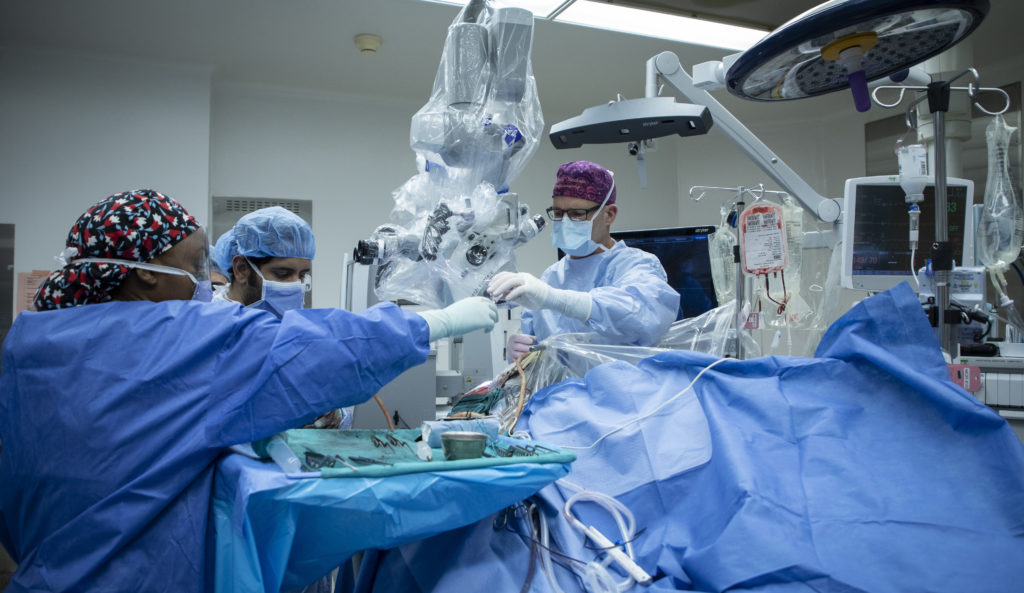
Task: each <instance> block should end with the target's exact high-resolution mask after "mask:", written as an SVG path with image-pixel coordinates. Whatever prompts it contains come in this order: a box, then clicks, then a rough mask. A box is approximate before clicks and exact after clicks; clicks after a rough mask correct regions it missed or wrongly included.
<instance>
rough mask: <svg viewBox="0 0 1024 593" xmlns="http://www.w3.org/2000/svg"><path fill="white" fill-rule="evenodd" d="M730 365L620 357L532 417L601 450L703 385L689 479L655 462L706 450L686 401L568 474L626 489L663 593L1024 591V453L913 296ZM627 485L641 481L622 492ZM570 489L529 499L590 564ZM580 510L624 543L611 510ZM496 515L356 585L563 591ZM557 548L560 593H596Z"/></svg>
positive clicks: (703, 358)
mask: <svg viewBox="0 0 1024 593" xmlns="http://www.w3.org/2000/svg"><path fill="white" fill-rule="evenodd" d="M716 360H718V359H716V358H714V357H711V356H708V355H705V354H698V353H693V352H684V351H673V352H664V353H661V354H658V355H656V356H654V357H652V358H649V359H646V360H644V361H642V362H641V363H640V364H638V365H637V366H635V367H633V366H630V365H624V364H620V363H613V364H609V365H604V366H601V367H598V368H597V369H594V370H593V371H591V372H590V373H589V374H587V376H586V377H585V378H584V379H583V380H570V381H565V382H563V383H560V384H557V385H553V386H551V387H549V388H547V389H545V390H543V391H542V392H540V393H538V394H536V395H535V396H534V398H533V400H532V401H531V402H530V403H529V404H528V406H527V410H526V412H524V414H523V417H522V419H521V421H520V427H521V428H522V429H525V430H528V431H529V432H530V434H531V435H532V437H533V438H536V439H540V440H545V441H548V442H551V443H553V444H559V445H561V444H565V443H567V442H569V441H570V440H572V441H573V442H580V441H587V440H593V438H592V437H594V436H595V435H599V434H605V433H609V432H610V430H611V428H612V425H613V424H615V423H616V422H620V421H621V420H622V419H623V418H622V417H621V416H620V414H622V413H623V412H624V411H625V410H627V409H628V408H629V407H630V406H635V408H636V409H637V410H651V409H652V408H654V407H656V406H657V405H658V404H659V403H661V402H662V401H664V399H665V397H666V396H668V395H672V394H675V393H678V392H679V391H680V390H682V389H683V388H684V387H686V386H687V385H688V384H689V383H690V382H691V381H693V380H694V379H695V378H696V383H695V384H694V388H693V395H694V396H695V397H696V401H698V402H699V404H700V406H701V407H702V409H703V412H704V414H705V417H706V419H707V424H708V427H709V431H710V440H711V459H710V460H709V461H708V462H707V463H705V464H703V465H699V466H696V467H693V468H691V469H689V470H688V471H683V472H681V473H674V474H673V473H672V472H671V471H670V468H671V464H672V463H673V462H674V461H675V460H674V459H673V458H672V456H671V455H670V456H668V457H669V458H668V459H666V458H665V456H663V455H662V456H659V455H655V454H654V453H656V452H658V451H661V450H662V448H663V446H664V443H665V442H666V441H669V442H674V443H675V444H676V446H677V449H678V451H679V452H680V454H685V453H686V452H687V451H690V450H691V449H692V448H693V447H699V445H700V442H701V436H700V435H699V434H694V433H692V432H688V431H686V430H683V427H684V426H686V425H685V423H681V422H680V420H682V419H683V418H680V417H678V416H677V415H678V414H679V413H680V412H681V411H682V410H685V409H686V408H683V407H675V404H669V405H668V406H666V413H665V414H663V415H656V416H653V417H651V418H650V419H649V420H646V421H644V422H643V423H640V426H637V425H633V426H630V427H627V428H624V429H622V430H620V431H618V432H615V433H613V434H610V435H609V436H608V437H607V438H606V439H605V440H604V441H602V442H601V443H600V444H599V445H597V446H596V447H594V448H593V449H592V450H591V451H589V452H583V451H578V454H579V455H580V460H579V462H577V463H576V464H574V467H573V471H572V473H571V474H570V475H569V476H568V477H567V478H566V479H565V480H566V481H569V482H572V483H575V484H578V485H580V486H583V487H587V488H589V489H592V490H598V491H609V490H613V491H620V492H618V496H617V499H618V500H619V501H620V502H621V503H623V504H624V505H625V506H626V507H628V508H629V509H630V510H631V511H632V512H633V513H634V514H635V515H636V524H637V528H638V529H642V530H644V531H643V533H642V534H641V535H639V536H638V537H637V538H636V539H635V541H633V542H632V545H633V548H634V551H635V556H636V560H637V563H638V564H639V565H640V566H641V567H642V568H643V569H644V570H645V571H646V572H647V573H649V574H650V575H652V576H653V578H654V583H653V585H652V587H651V588H650V590H653V591H681V590H698V591H705V592H719V591H735V590H743V591H765V592H768V591H770V592H773V593H777V592H782V591H793V592H796V591H849V592H871V593H887V592H900V593H902V592H905V591H972V592H993V593H994V592H1003V591H1011V590H1016V589H1019V582H1020V581H1019V579H1020V575H1019V572H1020V568H1019V566H1020V558H1022V557H1024V447H1022V446H1021V443H1020V441H1019V440H1018V438H1017V436H1016V435H1015V434H1014V432H1013V430H1012V429H1011V428H1010V427H1009V426H1008V425H1007V423H1006V421H1005V420H1003V419H1002V418H1001V417H1000V416H999V415H998V414H996V413H995V412H994V411H993V410H991V409H989V408H987V407H986V406H984V405H983V404H981V403H980V402H978V401H977V400H976V399H975V398H974V397H973V396H971V395H970V394H968V393H966V392H964V391H963V390H961V389H960V388H958V387H956V386H955V385H953V383H951V382H950V380H949V376H948V372H947V370H946V365H945V363H944V362H943V359H942V356H941V353H940V351H939V348H938V344H937V342H936V340H935V338H934V336H933V333H932V330H931V328H930V327H929V325H928V323H927V321H926V320H925V317H924V315H923V314H922V312H921V308H920V305H919V303H918V302H917V298H916V296H915V295H914V293H913V292H912V291H911V290H910V288H909V287H908V286H907V285H906V284H901V285H900V286H897V287H896V288H894V289H892V290H890V291H887V292H884V293H881V294H879V295H876V296H874V297H871V298H869V299H866V300H864V301H862V302H861V303H859V304H858V305H856V306H855V307H853V308H852V309H851V310H850V311H849V312H848V313H847V314H846V315H844V316H843V317H842V318H840V319H839V320H838V321H837V322H836V323H835V324H834V325H833V326H832V327H831V328H830V329H829V331H828V332H827V333H826V335H825V337H824V339H823V340H822V342H821V345H820V347H819V349H818V351H817V353H816V357H815V358H811V359H808V358H800V357H767V358H759V359H754V360H744V361H740V360H724V361H722V362H720V363H718V364H717V365H716V366H715V367H713V368H711V369H710V370H707V371H706V372H705V373H704V374H703V375H702V376H701V377H699V378H697V375H698V374H699V373H700V372H701V371H702V370H704V369H706V368H707V367H708V366H709V365H710V364H712V363H714V362H715V361H716ZM683 399H684V397H681V398H680V400H677V402H676V403H681V400H683ZM583 435H586V436H583ZM652 439H653V441H652ZM587 456H592V457H591V461H592V462H595V463H593V464H591V463H588V462H587V461H585V458H586V457H587ZM599 460H605V461H606V462H607V465H606V466H600V465H599V464H598V463H596V462H597V461H599ZM644 480H647V481H646V482H644ZM640 482H644V483H640ZM619 483H626V484H630V485H631V486H632V489H630V490H628V491H624V492H621V488H615V487H614V486H615V484H619ZM560 484H561V483H560V482H559V483H556V484H555V485H551V486H548V487H546V488H545V489H544V490H542V491H541V493H540V494H539V495H538V496H537V497H534V498H533V499H531V500H534V501H538V506H539V509H540V511H541V512H542V513H543V514H544V515H545V517H547V519H548V522H549V524H550V525H551V526H552V534H551V541H550V544H549V546H550V547H552V548H554V550H555V551H556V552H557V553H558V554H566V555H568V556H569V557H572V558H576V559H579V560H582V561H589V560H591V559H593V558H595V557H596V556H597V553H596V552H595V551H594V550H593V549H592V548H587V547H585V546H584V543H583V540H582V539H581V537H580V535H579V533H577V532H575V531H574V530H573V529H571V528H570V527H569V526H568V525H567V524H566V522H565V521H564V520H562V519H561V517H560V513H561V509H562V506H563V504H564V502H565V499H566V498H567V497H568V496H569V495H570V494H572V491H571V490H569V489H568V488H566V487H564V486H562V485H560ZM573 513H574V514H576V515H577V516H578V517H579V518H580V519H581V520H582V521H583V522H584V523H586V524H590V525H594V526H595V527H596V528H597V529H599V530H600V531H602V532H603V533H605V534H606V535H608V536H609V537H610V538H612V539H615V534H616V533H617V530H616V529H615V527H614V524H613V523H612V522H611V521H610V519H608V518H607V517H606V516H604V514H603V512H602V511H599V510H598V509H596V507H593V506H592V505H578V506H576V507H573ZM495 518H497V516H496V517H491V518H487V519H485V520H483V521H481V522H479V523H477V524H475V525H471V526H467V527H465V528H462V529H460V530H457V531H454V532H449V533H445V534H442V535H439V536H437V537H433V538H430V539H428V540H424V541H421V542H416V543H413V544H409V545H406V546H402V547H400V548H398V549H397V550H391V551H389V552H388V553H387V555H386V556H385V557H384V558H383V559H382V560H381V562H380V563H379V564H378V565H377V567H376V572H375V573H371V572H366V571H364V573H363V574H362V575H361V576H360V581H361V583H360V584H361V585H363V586H365V589H366V590H369V589H371V588H372V590H374V591H407V592H416V591H432V592H436V593H444V592H446V591H475V590H488V591H520V590H529V591H535V592H547V591H552V587H551V586H550V585H549V584H548V582H547V580H546V578H545V576H544V575H543V573H542V571H541V569H540V568H539V567H537V569H536V570H535V571H533V573H532V577H530V576H529V564H530V562H531V561H532V560H531V552H530V547H529V544H528V541H526V540H525V539H524V538H526V537H528V532H527V531H526V521H525V520H519V521H518V525H517V530H518V532H519V533H511V532H509V531H508V530H500V531H496V530H495V528H494V524H495V523H494V519H495ZM589 545H592V544H589ZM558 554H553V555H552V559H553V561H554V562H555V563H556V566H555V568H554V571H555V573H556V575H557V578H558V582H559V585H560V587H561V589H562V590H563V591H566V592H577V591H581V590H582V589H581V587H582V584H581V582H580V581H579V580H577V579H576V578H574V577H573V576H571V575H570V574H569V572H568V571H567V570H566V569H564V568H563V567H562V566H560V565H559V563H561V564H564V563H566V562H568V561H567V560H566V559H565V558H564V557H563V556H560V555H558ZM613 566H614V565H613ZM613 574H618V573H617V572H615V570H614V568H613ZM529 578H532V581H530V586H529V587H526V588H524V587H523V585H524V583H526V582H527V580H528V579H529ZM370 581H374V582H373V583H372V585H373V586H372V587H370V586H369V584H370ZM361 590H362V589H361Z"/></svg>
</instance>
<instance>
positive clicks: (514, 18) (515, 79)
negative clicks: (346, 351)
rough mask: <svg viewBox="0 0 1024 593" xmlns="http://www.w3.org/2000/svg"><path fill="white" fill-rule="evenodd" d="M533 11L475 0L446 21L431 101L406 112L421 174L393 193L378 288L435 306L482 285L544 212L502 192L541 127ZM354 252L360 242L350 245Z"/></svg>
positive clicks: (507, 263)
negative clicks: (410, 113) (534, 210)
mask: <svg viewBox="0 0 1024 593" xmlns="http://www.w3.org/2000/svg"><path fill="white" fill-rule="evenodd" d="M532 42H533V14H532V13H531V12H530V11H529V10H526V9H522V8H513V7H498V6H496V5H494V4H493V3H491V2H489V1H483V0H474V1H473V2H469V3H468V4H467V5H466V6H465V7H463V9H462V10H461V11H460V12H459V14H458V16H457V17H456V18H455V20H454V21H453V22H452V24H451V26H449V28H448V35H447V37H446V40H445V44H444V49H443V52H442V55H441V63H440V65H439V67H438V70H437V75H436V77H435V79H434V87H433V91H432V93H431V96H430V100H429V101H428V102H427V104H426V105H424V106H423V107H422V108H421V109H420V110H419V111H418V112H417V113H416V114H415V115H414V116H413V117H412V123H411V127H410V146H411V147H412V149H413V150H414V151H415V152H416V157H417V159H416V160H417V163H418V169H419V171H420V173H419V174H418V175H416V176H414V177H412V178H411V179H409V180H408V181H407V182H406V183H405V184H404V185H403V186H402V187H400V188H399V189H398V190H396V191H395V193H394V200H395V206H394V209H393V210H392V212H391V217H390V222H389V223H387V224H384V225H382V226H380V227H378V228H377V229H376V230H375V231H374V232H373V234H372V235H371V236H370V240H369V241H368V243H370V244H373V245H376V246H377V254H376V262H375V263H377V266H378V268H377V273H376V277H375V278H374V282H375V292H376V294H377V297H378V298H380V299H381V300H397V299H406V300H411V301H413V302H415V303H418V304H421V305H425V306H431V307H442V306H445V305H448V304H451V303H452V302H454V301H455V300H458V299H461V298H464V297H467V296H473V295H479V294H483V292H484V290H485V289H486V286H487V281H488V280H489V279H490V277H491V276H493V275H494V274H495V273H497V272H499V271H501V270H514V269H515V267H516V266H515V258H514V254H513V250H514V249H515V247H517V246H518V245H521V244H523V243H525V242H527V241H529V240H530V239H532V238H533V237H534V236H536V234H537V233H538V232H539V230H540V228H541V227H543V225H544V219H543V218H542V217H539V216H536V215H535V216H533V217H531V216H530V211H529V206H527V205H526V204H525V203H520V202H519V199H518V197H517V196H516V195H515V194H510V193H506V192H508V190H509V186H510V184H511V182H512V180H513V179H514V178H515V177H516V176H517V175H518V174H519V173H520V172H521V171H522V170H523V168H524V167H525V166H526V164H527V162H528V161H529V159H530V158H531V157H532V155H533V153H534V151H535V150H536V149H537V146H538V143H539V140H540V138H541V135H542V134H543V131H544V118H543V116H542V114H541V108H540V100H539V98H538V96H537V87H536V82H535V80H534V77H533V70H532V66H531V64H530V50H531V46H532ZM357 251H358V250H357Z"/></svg>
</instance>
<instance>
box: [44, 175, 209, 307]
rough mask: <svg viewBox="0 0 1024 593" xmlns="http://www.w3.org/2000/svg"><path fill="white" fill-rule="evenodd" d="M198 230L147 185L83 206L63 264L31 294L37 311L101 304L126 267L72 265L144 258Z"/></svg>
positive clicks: (191, 220) (180, 210) (192, 220)
mask: <svg viewBox="0 0 1024 593" xmlns="http://www.w3.org/2000/svg"><path fill="white" fill-rule="evenodd" d="M197 229H199V223H198V222H196V219H195V218H192V216H191V215H190V214H189V213H188V212H187V211H186V210H185V209H184V208H183V207H182V206H181V204H179V203H178V202H176V201H174V200H173V199H171V198H169V197H167V196H165V195H163V194H161V193H160V192H157V191H153V190H151V189H139V190H135V191H132V192H123V193H119V194H114V195H112V196H110V197H108V198H106V199H105V200H103V201H101V202H99V203H97V204H96V205H95V206H93V207H92V208H89V210H87V211H86V212H85V214H83V215H82V216H80V217H79V218H78V221H77V222H75V225H74V226H73V227H71V232H69V233H68V239H67V248H66V249H65V250H64V251H63V253H62V254H61V258H62V259H63V261H64V262H66V263H65V265H64V267H63V268H61V269H60V270H57V271H56V272H54V273H52V274H50V276H49V277H48V278H47V279H46V280H45V281H44V282H43V283H42V285H41V286H40V287H39V290H38V291H37V292H36V298H35V306H36V310H37V311H49V310H52V309H62V308H67V307H77V306H78V305H89V304H93V303H105V302H107V301H109V300H111V293H112V292H114V291H115V290H116V289H117V288H118V287H119V286H121V283H122V282H124V280H125V278H127V277H128V273H129V272H130V269H129V268H128V267H127V266H121V265H117V264H109V263H104V264H100V263H75V260H76V259H79V258H86V257H95V258H108V259H126V260H132V261H140V262H148V261H150V260H152V259H153V258H154V257H156V256H158V255H160V254H161V253H164V252H166V251H168V250H169V249H170V248H171V247H174V246H175V245H177V244H178V243H180V242H181V241H183V240H184V239H185V238H186V237H188V236H189V235H191V234H192V233H194V232H195V231H196V230H197Z"/></svg>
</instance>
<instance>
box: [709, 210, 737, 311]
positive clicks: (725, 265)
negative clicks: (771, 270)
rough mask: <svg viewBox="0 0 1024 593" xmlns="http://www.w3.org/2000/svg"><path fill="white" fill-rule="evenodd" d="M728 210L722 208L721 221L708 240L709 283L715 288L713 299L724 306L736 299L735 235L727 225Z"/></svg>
mask: <svg viewBox="0 0 1024 593" xmlns="http://www.w3.org/2000/svg"><path fill="white" fill-rule="evenodd" d="M729 212H730V210H729V208H726V207H724V206H723V207H722V220H721V222H719V223H718V228H717V229H715V232H714V234H713V235H711V239H710V240H708V255H709V256H710V257H711V283H712V284H713V285H714V287H715V298H716V299H718V304H719V305H724V304H725V303H728V302H729V301H731V300H733V299H735V298H736V261H735V259H734V257H735V256H734V255H733V248H734V247H735V246H736V235H735V234H734V233H733V230H732V227H731V226H730V225H729Z"/></svg>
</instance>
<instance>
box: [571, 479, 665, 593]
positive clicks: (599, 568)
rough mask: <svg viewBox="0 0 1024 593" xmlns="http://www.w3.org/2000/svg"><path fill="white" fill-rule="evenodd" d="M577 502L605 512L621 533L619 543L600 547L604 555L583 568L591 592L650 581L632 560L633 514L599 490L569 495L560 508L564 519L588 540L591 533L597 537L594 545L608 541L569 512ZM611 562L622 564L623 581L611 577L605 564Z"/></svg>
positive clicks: (614, 592) (606, 592)
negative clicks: (601, 558)
mask: <svg viewBox="0 0 1024 593" xmlns="http://www.w3.org/2000/svg"><path fill="white" fill-rule="evenodd" d="M579 501H588V502H593V503H595V504H597V505H598V506H600V507H602V508H603V509H605V510H606V511H608V514H609V515H611V516H612V518H613V519H615V524H616V526H618V528H619V534H620V536H621V537H620V540H619V542H616V543H614V544H612V545H613V547H612V548H607V549H604V551H605V552H607V554H606V555H605V557H604V559H603V560H602V561H600V562H597V561H591V562H588V563H587V564H586V566H585V567H584V571H583V580H584V582H585V583H587V586H588V588H590V590H591V591H598V592H601V593H619V592H621V591H626V590H628V589H630V588H631V587H632V586H633V584H634V583H637V582H640V583H643V584H646V583H649V582H650V580H651V579H650V576H648V575H647V574H646V573H645V572H643V569H641V568H640V567H639V566H637V564H636V563H635V562H634V556H633V543H632V542H633V537H634V536H635V535H636V518H635V517H634V516H633V513H632V512H631V511H630V510H629V509H628V508H626V506H625V505H623V504H622V503H621V502H619V501H618V500H616V499H615V498H613V497H611V496H608V495H607V494H604V493H601V492H595V491H592V490H581V491H579V492H577V493H576V494H574V495H572V496H571V497H569V500H567V501H565V506H564V507H562V513H563V514H564V515H565V519H566V520H567V521H568V522H569V524H570V525H572V526H573V527H575V528H576V529H578V530H579V531H581V532H582V533H583V534H584V537H588V536H589V537H591V539H594V537H593V536H594V535H597V536H600V539H595V541H594V543H596V544H598V545H606V544H608V543H611V542H608V541H607V539H606V538H604V536H603V535H601V534H600V532H597V530H596V529H594V528H593V527H590V528H588V527H587V526H586V525H584V524H583V523H582V522H581V521H580V520H579V519H577V518H576V517H575V516H573V514H572V511H571V509H572V505H574V504H575V503H577V502H579ZM601 539H605V541H604V542H602V541H600V540H601ZM620 545H621V546H623V547H624V548H625V553H624V554H623V552H622V551H621V550H619V549H618V548H619V546H620ZM612 561H615V562H617V563H619V565H620V566H621V567H622V571H623V572H625V573H626V580H624V581H622V582H616V581H615V577H614V576H613V575H612V573H611V572H610V571H609V570H608V566H609V565H610V564H611V563H612Z"/></svg>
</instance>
